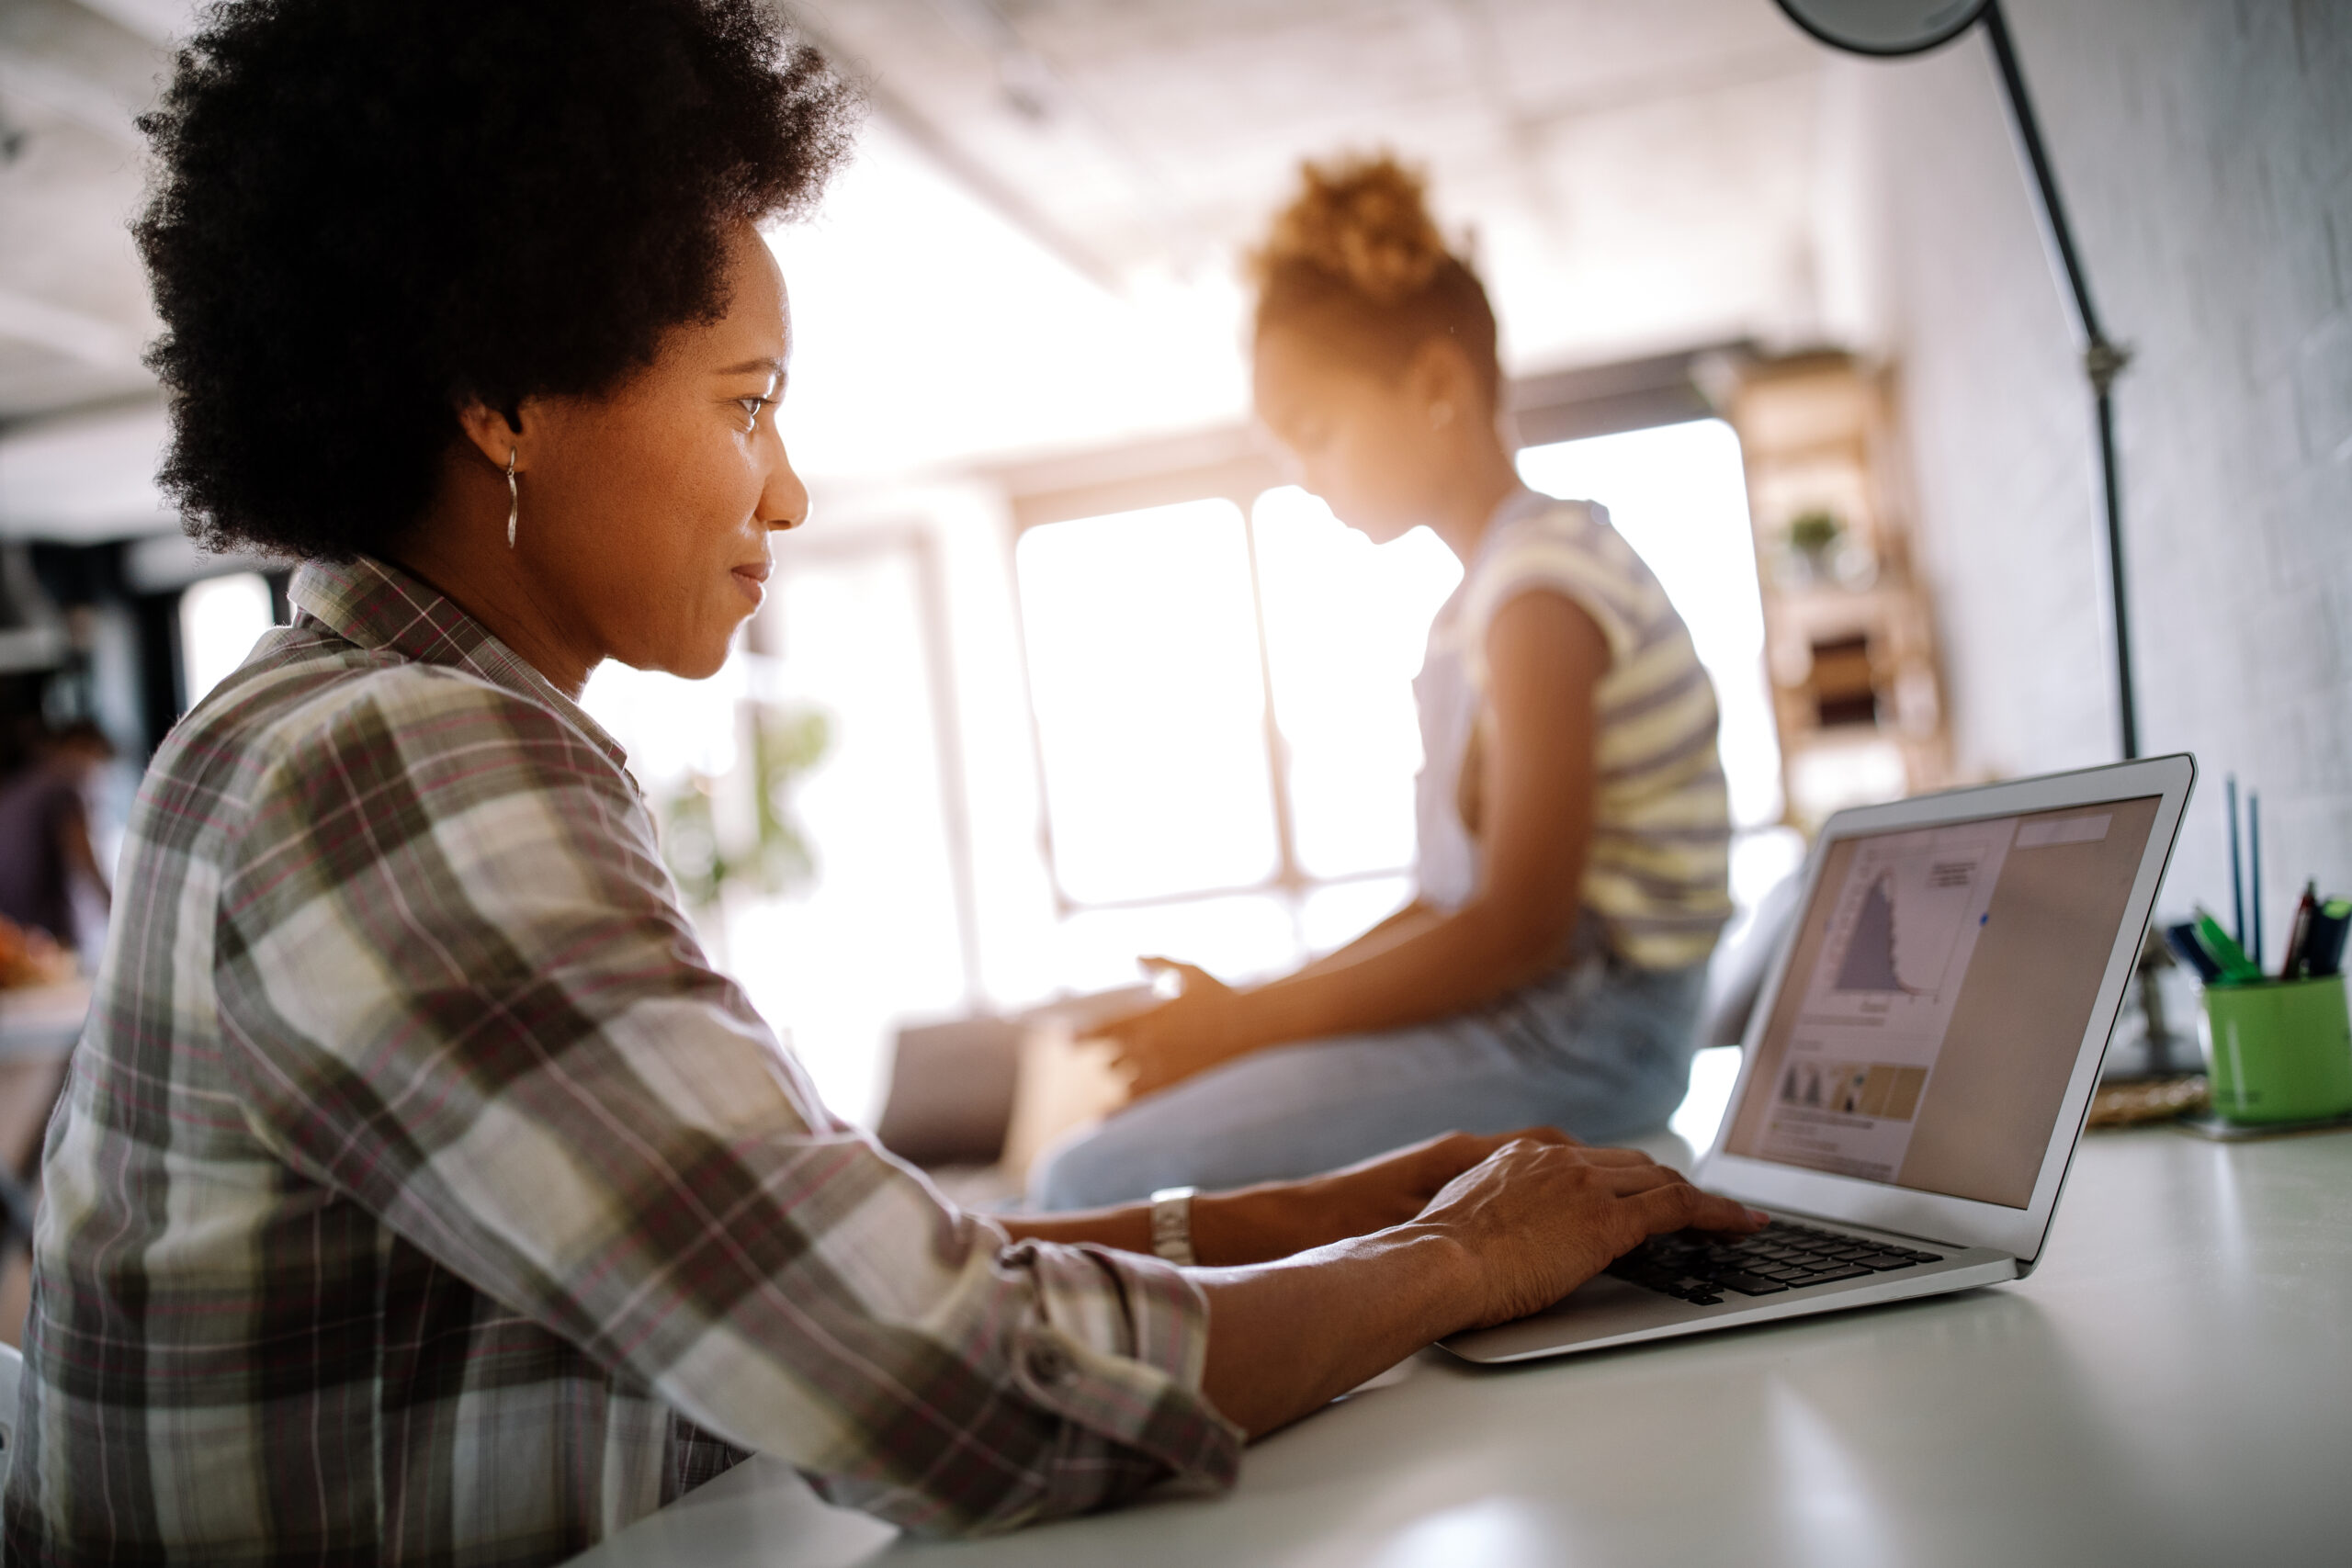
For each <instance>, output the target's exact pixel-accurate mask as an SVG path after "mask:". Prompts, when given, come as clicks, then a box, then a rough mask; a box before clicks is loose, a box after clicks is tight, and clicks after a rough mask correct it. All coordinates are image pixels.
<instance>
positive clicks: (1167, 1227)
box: [1151, 1187, 1200, 1268]
mask: <svg viewBox="0 0 2352 1568" xmlns="http://www.w3.org/2000/svg"><path fill="white" fill-rule="evenodd" d="M1151 1250H1152V1251H1153V1252H1155V1253H1157V1254H1158V1255H1159V1256H1160V1257H1162V1258H1166V1259H1168V1261H1169V1262H1170V1263H1179V1264H1182V1265H1183V1266H1184V1267H1186V1268H1191V1267H1192V1266H1193V1264H1196V1263H1198V1262H1199V1261H1200V1259H1199V1258H1195V1257H1193V1190H1192V1189H1191V1188H1189V1187H1163V1188H1161V1189H1160V1190H1159V1191H1157V1192H1155V1193H1153V1194H1152V1195H1151Z"/></svg>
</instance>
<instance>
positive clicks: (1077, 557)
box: [1015, 420, 1786, 985]
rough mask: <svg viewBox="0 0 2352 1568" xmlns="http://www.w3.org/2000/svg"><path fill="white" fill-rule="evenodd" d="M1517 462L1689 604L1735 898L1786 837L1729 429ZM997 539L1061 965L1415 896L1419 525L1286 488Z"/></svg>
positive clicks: (1269, 940) (1273, 955) (1440, 566)
mask: <svg viewBox="0 0 2352 1568" xmlns="http://www.w3.org/2000/svg"><path fill="white" fill-rule="evenodd" d="M1520 470H1521V474H1522V475H1523V476H1524V477H1525V478H1526V479H1527V480H1528V482H1529V483H1530V484H1532V485H1533V486H1534V487H1535V488H1537V489H1539V490H1542V491H1546V492H1547V493H1550V494H1555V495H1561V496H1567V497H1572V498H1589V499H1592V500H1596V501H1600V502H1602V503H1603V504H1605V505H1606V506H1607V507H1608V508H1609V511H1610V515H1611V520H1612V521H1613V523H1614V524H1615V525H1616V527H1617V528H1618V530H1619V531H1620V532H1621V533H1623V535H1624V536H1625V537H1626V539H1627V540H1628V541H1629V542H1630V543H1631V544H1632V545H1633V546H1634V548H1635V549H1636V550H1637V551H1639V552H1640V553H1641V555H1642V557H1643V558H1644V559H1645V560H1646V561H1647V562H1648V563H1649V565H1650V567H1651V569H1652V570H1654V571H1656V572H1657V576H1658V578H1659V581H1661V582H1662V583H1663V584H1664V586H1665V588H1666V591H1667V594H1668V598H1670V599H1671V600H1672V601H1673V602H1674V604H1675V605H1676V607H1677V608H1678V609H1679V611H1680V612H1681V614H1682V616H1683V618H1684V620H1685V621H1686V622H1688V623H1689V625H1690V626H1691V638H1692V641H1693V643H1694V644H1695V645H1696V648H1697V650H1698V653H1699V657H1700V659H1701V660H1702V663H1704V664H1705V666H1706V668H1707V671H1708V673H1709V675H1710V677H1711V678H1712V679H1713V682H1714V685H1715V690H1716V695H1717V699H1718V703H1719V705H1720V708H1721V711H1722V715H1723V724H1722V733H1721V744H1722V749H1723V756H1724V771H1725V773H1726V774H1727V775H1728V776H1729V779H1730V784H1731V796H1732V813H1733V818H1734V820H1735V823H1736V826H1737V827H1739V828H1740V829H1742V830H1743V833H1742V839H1741V840H1740V844H1739V846H1738V847H1737V848H1736V850H1735V877H1736V881H1737V882H1739V883H1740V884H1741V885H1742V886H1740V887H1739V888H1738V889H1737V891H1738V892H1740V893H1741V894H1743V895H1747V896H1749V897H1752V896H1753V894H1754V893H1755V892H1757V891H1758V890H1759V887H1758V886H1748V885H1750V884H1758V885H1763V884H1769V882H1770V880H1772V879H1773V878H1774V877H1776V876H1777V875H1778V874H1780V872H1781V870H1782V869H1783V867H1782V864H1781V863H1782V862H1783V861H1784V860H1785V859H1786V856H1785V854H1784V853H1783V851H1784V850H1785V848H1786V846H1785V845H1782V844H1781V843H1780V842H1779V841H1778V840H1777V839H1769V835H1770V832H1771V829H1770V824H1772V823H1775V822H1777V821H1778V819H1779V817H1780V814H1781V797H1780V759H1779V751H1778V748H1777V745H1776V742H1775V740H1774V737H1773V731H1772V724H1771V713H1770V705H1769V696H1768V693H1767V690H1766V687H1765V683H1764V670H1763V645H1764V627H1763V615H1762V610H1761V607H1760V604H1759V603H1758V594H1757V582H1756V567H1755V554H1754V548H1753V546H1752V545H1751V543H1750V539H1749V526H1748V518H1747V489H1746V484H1745V479H1744V476H1743V473H1742V468H1741V462H1740V452H1739V442H1738V438H1737V437H1736V436H1735V435H1734V434H1732V431H1731V429H1730V427H1729V426H1728V425H1725V424H1724V423H1722V422H1720V421H1716V420H1704V421H1699V422H1694V423H1689V424H1680V425H1670V426H1665V427H1661V428H1657V429H1650V430H1639V431H1633V432H1628V433H1625V434H1614V435H1604V436H1596V437H1591V438H1589V439H1585V440H1579V441H1567V442H1561V443H1557V444H1555V445H1552V446H1540V447H1531V448H1528V449H1526V450H1525V451H1522V452H1521V454H1520ZM1015 563H1016V570H1017V575H1018V579H1019V583H1020V591H1021V603H1022V614H1023V629H1024V631H1025V634H1026V637H1027V648H1028V658H1029V671H1030V682H1031V691H1032V697H1033V700H1034V702H1035V711H1036V718H1037V731H1038V747H1039V753H1040V759H1041V763H1042V767H1043V772H1044V782H1045V794H1046V816H1047V822H1048V827H1049V834H1048V837H1049V844H1050V853H1051V859H1052V863H1053V870H1054V875H1055V880H1056V885H1057V888H1058V890H1059V892H1060V895H1061V898H1062V900H1063V904H1064V915H1065V921H1064V925H1063V928H1062V936H1061V945H1062V949H1063V951H1062V953H1060V955H1059V964H1058V967H1059V969H1060V970H1061V972H1062V973H1063V974H1065V975H1066V976H1069V982H1070V983H1071V984H1073V985H1101V984H1113V983H1117V982H1119V981H1121V980H1125V979H1129V978H1132V976H1133V974H1134V971H1133V969H1132V967H1131V966H1130V965H1131V960H1132V957H1133V955H1135V954H1136V953H1156V952H1165V953H1170V954H1173V955H1176V956H1181V957H1184V958H1188V959H1191V960H1193V961H1195V962H1200V963H1204V964H1208V965H1209V966H1211V967H1213V968H1219V969H1221V970H1223V971H1224V972H1227V973H1229V974H1240V975H1247V974H1251V973H1263V972H1266V971H1269V970H1272V969H1277V968H1281V967H1283V966H1284V965H1286V964H1293V963H1295V962H1296V961H1297V960H1298V959H1299V958H1300V957H1302V956H1304V955H1305V954H1306V953H1310V952H1316V951H1320V950H1324V949H1328V948H1329V947H1332V946H1336V945H1338V944H1339V943H1340V942H1344V941H1346V940H1347V939H1348V938H1349V937H1351V936H1352V935H1354V934H1355V933H1356V932H1357V931H1361V930H1362V929H1363V927H1364V926H1366V925H1368V924H1370V923H1372V922H1373V921H1374V920H1376V919H1379V918H1380V917H1381V916H1382V915H1384V914H1385V913H1386V912H1387V911H1388V910H1390V909H1393V908H1396V907H1397V904H1398V903H1399V902H1401V901H1402V900H1403V899H1404V898H1405V897H1408V895H1409V892H1410V886H1411V884H1410V877H1409V872H1410V868H1411V865H1412V863H1413V858H1414V825H1413V778H1414V774H1415V773H1417V772H1418V770H1419V767H1420V764H1421V750H1420V739H1419V728H1418V724H1417V721H1416V718H1415V713H1414V707H1413V697H1412V680H1413V676H1414V674H1415V673H1416V672H1417V671H1419V667H1420V662H1421V655H1422V649H1423V648H1424V646H1425V643H1426V640H1427V636H1428V630H1429V625H1430V619H1431V618H1432V617H1433V616H1434V615H1435V614H1436V613H1437V611H1438V609H1439V607H1440V606H1441V605H1442V604H1443V603H1444V601H1445V599H1446V597H1447V596H1448V595H1449V594H1450V593H1452V592H1453V589H1454V587H1455V586H1456V585H1457V584H1458V583H1459V582H1460V581H1461V576H1462V568H1461V565H1460V563H1458V562H1457V561H1456V560H1455V559H1454V558H1453V555H1452V553H1451V552H1450V551H1448V550H1447V549H1446V547H1444V546H1443V545H1442V543H1440V542H1439V540H1438V538H1437V536H1435V535H1433V534H1431V533H1430V532H1429V531H1428V530H1426V529H1416V530H1415V531H1414V532H1412V533H1411V534H1408V535H1407V536H1405V537H1404V538H1403V539H1400V540H1398V541H1397V542H1396V543H1394V544H1391V545H1387V546H1385V547H1374V545H1373V544H1372V543H1371V542H1370V541H1368V540H1367V539H1365V538H1364V537H1363V536H1362V535H1360V534H1357V533H1355V532H1353V531H1352V530H1351V529H1349V528H1347V527H1344V526H1343V525H1340V523H1339V521H1338V520H1337V519H1335V518H1334V517H1333V516H1332V515H1331V513H1330V512H1329V510H1328V509H1327V508H1325V507H1324V505H1323V504H1322V503H1321V502H1318V501H1317V500H1316V499H1315V498H1313V497H1312V496H1309V495H1307V494H1306V492H1305V491H1300V490H1297V489H1295V488H1291V487H1284V488H1282V489H1278V490H1272V491H1266V492H1265V493H1263V494H1262V495H1260V496H1258V497H1257V498H1256V500H1255V502H1254V503H1253V504H1252V505H1251V506H1250V509H1249V511H1248V513H1247V514H1246V515H1245V513H1244V512H1243V510H1242V509H1241V508H1240V507H1239V506H1238V505H1236V504H1235V503H1234V502H1230V501H1201V502H1190V503H1187V504H1184V505H1178V506H1166V507H1159V508H1155V509H1152V510H1149V511H1145V512H1133V513H1119V514H1116V515H1112V516H1103V517H1091V518H1085V519H1082V520H1079V521H1074V522H1067V523H1054V524H1048V525H1043V526H1039V527H1034V528H1031V529H1029V530H1028V531H1027V532H1025V533H1024V534H1023V536H1022V537H1021V540H1020V543H1019V545H1018V547H1017V548H1016V551H1015ZM1269 716H1271V717H1272V723H1269V722H1268V720H1269ZM1759 834H1760V835H1766V836H1767V837H1766V838H1759V837H1758V835H1759ZM1768 839H1769V841H1767V840H1768Z"/></svg>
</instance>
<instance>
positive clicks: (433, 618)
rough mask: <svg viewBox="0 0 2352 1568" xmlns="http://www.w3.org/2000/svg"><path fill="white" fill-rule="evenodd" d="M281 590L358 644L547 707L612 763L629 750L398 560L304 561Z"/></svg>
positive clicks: (618, 763)
mask: <svg viewBox="0 0 2352 1568" xmlns="http://www.w3.org/2000/svg"><path fill="white" fill-rule="evenodd" d="M287 597H288V599H290V600H292V601H293V603H294V606H295V608H297V609H299V610H300V611H302V612H303V613H304V614H305V615H310V616H311V617H312V618H313V619H315V620H317V621H318V622H320V623H321V624H322V625H323V626H325V627H326V628H327V629H328V630H329V631H331V632H333V633H334V634H335V636H337V637H342V638H343V639H344V640H345V641H346V642H351V643H354V644H356V645H357V646H358V647H361V648H365V649H382V650H383V651H385V652H388V653H393V654H398V655H399V656H400V657H401V658H402V659H406V660H413V661H414V662H415V663H418V664H437V665H441V666H443V667H444V668H446V669H451V670H462V671H466V672H467V673H468V674H469V675H474V676H477V677H479V678H481V680H484V681H487V682H490V683H491V684H492V685H493V686H499V687H503V688H504V689H505V690H507V691H510V692H513V693H515V694H516V695H518V696H521V697H524V698H526V699H527V700H529V701H531V702H535V703H537V704H538V705H540V706H541V707H545V708H548V709H551V710H552V711H553V712H554V713H555V715H556V716H557V717H559V718H560V719H562V720H563V721H564V722H565V723H566V724H569V725H571V727H572V728H574V729H577V730H579V731H580V733H581V734H582V735H584V736H586V737H587V738H588V739H591V740H593V741H594V742H595V743H596V745H597V747H598V748H599V749H601V750H603V751H604V752H605V755H606V756H608V757H610V758H611V759H612V760H613V765H614V766H615V767H616V768H622V769H624V770H626V768H627V765H628V752H627V751H625V750H623V749H622V748H621V745H620V743H619V742H618V741H616V740H615V739H613V738H612V737H611V736H609V735H607V734H605V730H604V728H603V726H601V725H599V724H598V723H597V722H596V721H595V720H594V719H593V718H590V717H589V716H588V715H587V713H586V712H585V711H584V710H583V709H582V707H581V706H580V705H579V704H578V703H575V702H573V701H572V700H571V698H570V697H567V696H565V695H564V694H562V693H561V692H559V691H557V690H556V689H555V686H554V685H553V684H552V683H551V682H549V681H548V678H547V677H546V676H544V675H542V674H540V673H539V672H538V671H537V670H535V669H533V668H532V667H531V664H530V662H529V660H526V659H524V658H523V657H521V656H520V655H519V654H517V653H516V652H515V650H514V649H511V648H509V647H507V646H506V645H505V644H504V643H503V642H501V641H499V640H498V638H496V637H492V635H491V633H490V631H489V629H488V628H487V627H485V626H483V625H482V624H481V622H480V621H477V620H475V619H474V618H473V617H472V616H471V615H467V614H466V613H465V611H463V610H461V609H459V608H458V605H457V603H456V601H454V600H452V599H450V598H449V597H448V596H447V594H445V593H442V592H438V591H436V590H435V589H433V588H431V587H429V586H427V585H426V584H425V583H424V581H421V580H419V579H417V578H414V577H412V576H410V575H409V574H408V573H407V572H404V571H402V570H400V569H399V568H398V567H394V566H389V565H386V564H385V563H384V562H382V561H379V560H377V559H375V558H373V557H370V556H355V557H353V558H351V559H349V560H347V561H315V560H313V561H304V562H303V563H302V564H301V565H300V566H298V567H296V568H295V569H294V581H293V583H292V585H291V586H290V587H289V588H288V591H287Z"/></svg>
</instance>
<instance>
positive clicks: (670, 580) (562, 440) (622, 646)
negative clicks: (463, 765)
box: [500, 223, 809, 679]
mask: <svg viewBox="0 0 2352 1568" xmlns="http://www.w3.org/2000/svg"><path fill="white" fill-rule="evenodd" d="M727 288H728V295H727V308H726V311H725V313H724V314H723V315H721V316H720V317H719V318H718V320H716V321H707V322H693V323H689V324H687V325H685V326H682V327H678V328H676V329H674V330H673V332H671V333H670V334H669V335H668V336H667V338H665V339H664V341H663V344H662V352H661V354H660V355H659V356H658V357H657V358H656V360H655V361H654V363H653V364H652V365H651V366H650V367H647V368H646V369H645V370H643V371H640V372H639V373H638V374H637V375H635V376H633V377H631V378H629V379H628V381H627V382H625V383H624V384H623V385H621V386H620V387H619V388H618V389H616V390H614V391H613V392H611V393H608V394H606V395H605V396H602V397H596V398H548V399H545V400H538V401H537V402H535V403H531V404H526V418H525V420H524V430H525V433H526V465H527V466H526V468H525V469H524V471H523V472H522V474H521V480H522V518H521V523H520V525H519V528H518V531H517V532H518V537H517V543H516V551H517V554H518V555H519V556H520V557H522V558H523V560H522V561H521V564H522V565H523V566H524V567H526V569H527V577H528V580H529V581H531V582H532V583H533V585H534V592H535V596H537V597H540V598H541V599H542V602H543V604H546V607H547V608H548V609H551V610H554V611H555V612H556V618H557V619H559V620H560V622H562V623H565V624H567V625H568V626H569V628H570V629H571V631H572V632H573V634H574V635H575V636H577V637H579V639H580V640H581V642H582V644H584V645H585V646H584V647H583V651H585V652H590V653H593V654H594V655H595V656H598V657H605V658H613V659H617V660H621V661H622V662H623V663H626V664H632V665H635V666H636V667H637V668H639V669H640V670H663V671H669V672H671V673H672V674H676V675H683V676H685V677H687V678H689V679H699V678H700V677H702V676H705V675H708V674H711V673H713V672H714V671H717V670H718V667H719V666H720V665H721V664H722V663H724V662H725V661H726V659H727V649H728V644H729V641H730V640H731V638H732V637H733V636H734V632H735V628H736V627H737V626H741V624H742V623H743V621H744V619H745V618H746V617H748V616H749V615H751V614H752V611H754V610H756V609H758V608H759V606H760V600H761V597H762V595H763V592H765V590H764V588H763V583H764V582H765V581H766V579H767V575H768V535H769V534H770V533H771V532H773V531H775V530H778V529H784V528H792V527H796V526H797V525H799V524H800V523H801V522H802V521H803V520H804V519H805V518H806V517H807V516H808V513H809V491H808V490H807V489H806V487H804V486H803V485H802V484H801V482H800V479H799V477H798V476H797V475H796V474H795V473H794V472H793V471H792V464H791V462H790V460H789V459H787V458H786V456H785V451H784V438H783V437H782V436H781V435H780V434H777V431H776V402H777V400H779V399H780V398H782V397H783V395H784V384H785V374H786V367H787V366H788V363H789V361H790V358H791V354H792V321H791V312H790V308H789V306H788V305H787V303H786V298H785V289H784V277H783V275H782V274H781V273H780V272H779V271H778V270H777V268H776V265H775V257H774V256H772V255H771V254H769V252H768V248H767V245H766V244H765V243H764V242H763V241H762V240H761V238H760V235H759V232H758V231H757V230H755V229H753V228H752V226H751V225H750V224H748V223H746V224H743V225H741V228H740V230H739V231H737V232H736V233H735V234H734V235H733V236H732V238H731V241H730V243H729V266H728V278H727ZM500 456H501V457H503V454H500ZM549 601H552V603H548V602H549Z"/></svg>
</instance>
